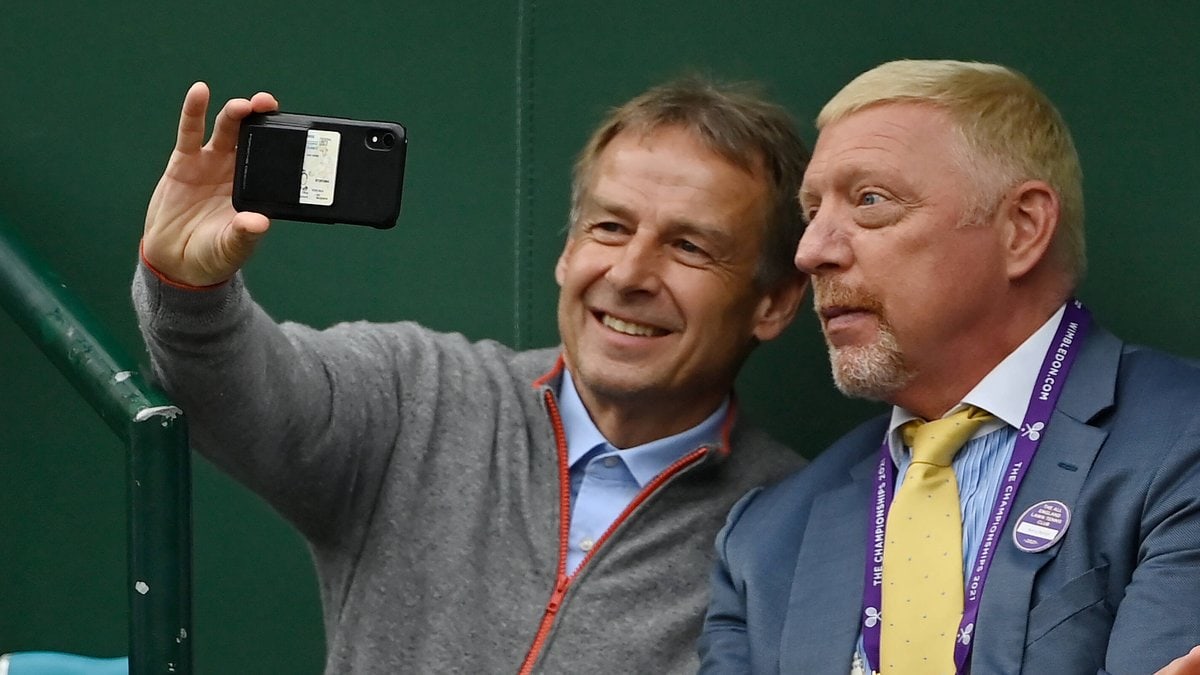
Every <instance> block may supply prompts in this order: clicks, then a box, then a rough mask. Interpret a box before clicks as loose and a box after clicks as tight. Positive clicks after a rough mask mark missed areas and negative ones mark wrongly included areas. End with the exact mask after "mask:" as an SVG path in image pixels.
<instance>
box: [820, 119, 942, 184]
mask: <svg viewBox="0 0 1200 675" xmlns="http://www.w3.org/2000/svg"><path fill="white" fill-rule="evenodd" d="M877 112H878V109H871V110H868V111H865V112H863V113H858V114H856V115H851V116H850V117H848V118H846V119H844V120H840V121H839V122H836V123H834V124H832V125H830V126H828V127H826V129H825V130H824V131H823V132H822V135H821V136H820V137H819V138H818V139H817V145H816V148H815V150H814V152H813V160H812V162H811V163H810V164H809V168H808V171H807V172H806V173H805V175H804V180H803V182H802V184H801V188H800V200H801V203H812V202H813V201H819V198H820V195H821V194H822V193H824V192H827V191H829V190H847V189H850V188H852V187H854V184H856V183H859V182H865V181H874V180H886V181H890V182H891V183H892V184H895V185H897V186H904V185H909V186H911V183H912V181H914V180H920V179H921V178H922V176H923V175H926V174H928V171H918V170H916V166H915V165H916V164H917V163H924V162H925V161H926V160H927V159H928V158H929V157H931V154H930V147H933V146H936V147H939V148H943V149H945V150H946V153H945V154H944V155H943V159H944V161H945V163H946V170H947V171H951V172H955V173H958V172H960V169H959V167H958V164H957V161H956V160H957V156H958V151H957V145H958V143H957V138H956V137H955V136H954V135H953V134H951V135H950V136H949V140H950V143H948V144H947V143H946V138H947V137H946V136H945V135H944V134H946V132H947V131H948V130H947V128H946V127H944V126H942V122H945V123H946V124H949V121H948V120H942V119H938V118H937V117H934V118H932V119H930V118H926V119H925V120H919V121H916V122H914V121H912V120H904V121H896V120H892V119H887V118H881V117H880V116H879V115H878V114H872V113H877ZM860 115H870V117H867V118H865V120H864V119H863V118H861V117H859V116H860ZM934 115H935V116H937V115H938V112H934ZM939 173H940V172H939ZM926 177H928V176H927V175H926Z"/></svg>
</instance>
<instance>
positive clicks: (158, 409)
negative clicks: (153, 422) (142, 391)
mask: <svg viewBox="0 0 1200 675" xmlns="http://www.w3.org/2000/svg"><path fill="white" fill-rule="evenodd" d="M182 414H183V411H182V410H180V409H179V408H176V407H175V406H173V405H156V406H154V407H151V408H142V409H141V410H139V411H138V413H137V414H136V415H134V416H133V420H134V421H135V422H145V421H146V420H148V419H150V418H151V417H161V418H162V425H163V426H164V427H165V426H167V424H169V423H170V422H171V420H173V419H175V418H176V417H178V416H180V415H182Z"/></svg>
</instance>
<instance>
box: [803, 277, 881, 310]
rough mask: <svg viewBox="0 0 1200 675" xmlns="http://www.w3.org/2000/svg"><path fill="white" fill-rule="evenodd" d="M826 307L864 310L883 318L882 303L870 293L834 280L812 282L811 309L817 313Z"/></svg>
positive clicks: (815, 280)
mask: <svg viewBox="0 0 1200 675" xmlns="http://www.w3.org/2000/svg"><path fill="white" fill-rule="evenodd" d="M826 307H850V308H854V309H864V310H867V311H868V312H871V313H873V314H876V315H877V316H879V317H880V318H884V314H883V302H881V301H880V300H879V298H877V297H875V296H874V295H872V294H871V293H869V292H867V291H863V290H859V289H856V288H851V287H850V286H847V285H846V284H843V283H842V282H840V281H836V280H834V279H821V278H817V279H814V280H813V308H814V309H815V310H816V311H817V312H818V313H819V312H820V311H821V310H822V309H824V308H826Z"/></svg>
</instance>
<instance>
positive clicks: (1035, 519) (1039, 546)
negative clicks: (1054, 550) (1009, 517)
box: [1013, 499, 1071, 553]
mask: <svg viewBox="0 0 1200 675" xmlns="http://www.w3.org/2000/svg"><path fill="white" fill-rule="evenodd" d="M1070 524H1071V510H1070V509H1068V508H1067V505H1066V504H1064V503H1062V502H1060V501H1056V500H1053V499H1047V500H1046V501H1043V502H1038V503H1036V504H1034V505H1033V506H1031V507H1029V508H1028V509H1025V513H1022V514H1021V517H1020V518H1019V519H1017V526H1016V527H1014V528H1013V542H1014V543H1015V544H1016V545H1017V548H1019V549H1021V550H1022V551H1024V552H1026V553H1040V552H1041V551H1045V550H1046V549H1048V548H1050V547H1051V546H1053V545H1054V544H1056V543H1057V542H1058V540H1059V539H1062V537H1063V535H1064V534H1065V533H1066V531H1067V526H1068V525H1070Z"/></svg>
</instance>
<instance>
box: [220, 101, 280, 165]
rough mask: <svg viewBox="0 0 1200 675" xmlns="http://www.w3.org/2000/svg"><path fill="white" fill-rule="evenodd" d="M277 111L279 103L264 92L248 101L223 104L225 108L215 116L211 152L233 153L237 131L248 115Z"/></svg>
mask: <svg viewBox="0 0 1200 675" xmlns="http://www.w3.org/2000/svg"><path fill="white" fill-rule="evenodd" d="M278 109H279V102H278V101H276V100H275V97H274V96H272V95H270V94H268V93H267V92H265V91H260V92H258V93H257V94H255V95H254V96H253V97H251V98H250V99H248V100H247V99H244V98H234V99H230V100H229V101H227V102H226V103H225V107H224V108H222V109H221V112H220V113H218V114H217V121H216V123H215V124H214V125H213V135H212V140H211V141H209V143H210V144H211V147H212V149H213V150H216V151H218V152H233V150H234V148H236V147H237V141H238V130H239V128H240V127H241V124H242V120H243V119H244V118H245V117H246V116H247V115H249V114H250V113H252V112H253V113H261V112H272V111H274V110H278Z"/></svg>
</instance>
